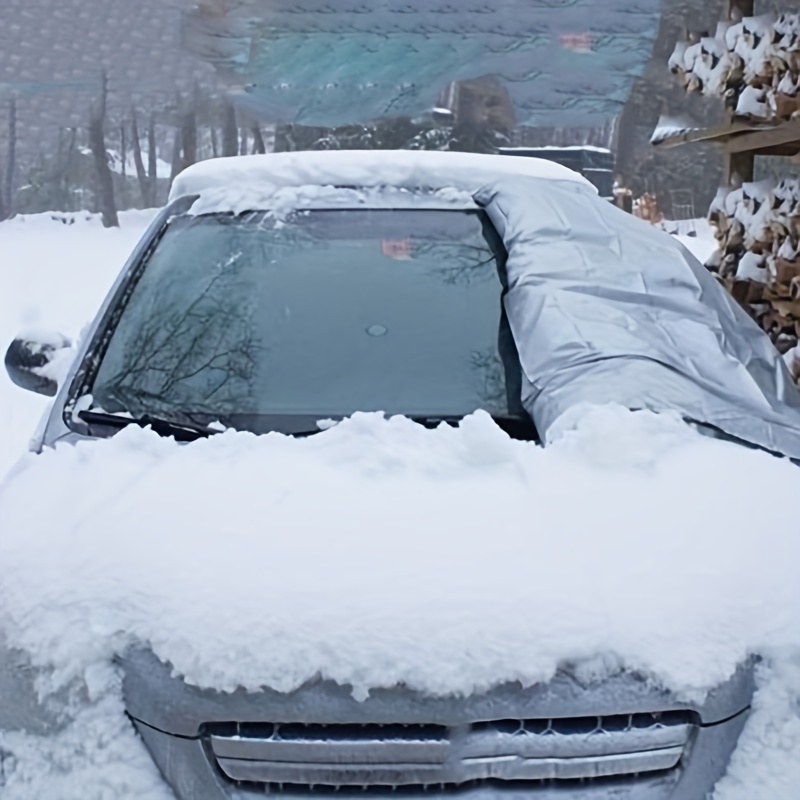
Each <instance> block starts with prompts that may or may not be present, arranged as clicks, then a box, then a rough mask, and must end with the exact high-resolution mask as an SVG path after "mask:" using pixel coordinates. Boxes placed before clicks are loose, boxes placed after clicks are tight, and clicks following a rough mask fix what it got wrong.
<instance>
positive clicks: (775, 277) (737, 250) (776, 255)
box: [706, 178, 800, 383]
mask: <svg viewBox="0 0 800 800" xmlns="http://www.w3.org/2000/svg"><path fill="white" fill-rule="evenodd" d="M708 221H709V223H710V224H711V226H712V228H713V229H714V235H715V239H716V241H717V250H716V252H715V253H713V254H712V255H711V257H710V258H708V259H707V260H706V266H707V267H708V269H710V270H711V271H712V272H715V273H717V275H718V276H719V278H720V280H721V281H722V282H723V283H724V284H725V286H726V287H727V288H728V289H729V290H730V291H731V293H732V294H733V296H734V297H735V298H736V299H737V300H738V301H739V302H740V303H741V304H742V305H743V306H744V307H745V309H746V310H747V311H748V312H749V313H750V314H751V316H752V317H753V318H754V319H755V320H756V321H757V322H759V324H760V325H761V327H762V328H763V329H764V330H765V331H766V332H767V333H769V335H770V336H771V338H772V340H773V342H774V343H775V345H776V347H778V348H779V349H780V351H781V352H787V351H791V352H795V353H796V349H795V346H796V345H797V342H798V337H800V180H798V179H795V178H783V179H782V180H781V181H779V182H778V183H775V182H773V181H759V182H755V183H743V184H742V185H741V186H740V187H739V188H736V189H730V188H725V187H723V188H721V189H720V190H719V191H718V192H717V194H716V196H715V197H714V200H713V201H712V202H711V206H710V207H709V211H708ZM793 363H794V362H792V361H791V358H790V357H789V356H788V355H787V365H789V366H790V369H791V370H793V376H794V378H795V380H797V381H798V382H799V383H800V377H798V374H797V372H798V371H797V369H794V368H793V367H792V366H791V365H792V364H793Z"/></svg>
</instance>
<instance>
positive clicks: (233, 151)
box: [222, 100, 239, 156]
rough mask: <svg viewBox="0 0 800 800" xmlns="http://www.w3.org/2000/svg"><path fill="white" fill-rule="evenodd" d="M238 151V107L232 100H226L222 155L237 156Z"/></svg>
mask: <svg viewBox="0 0 800 800" xmlns="http://www.w3.org/2000/svg"><path fill="white" fill-rule="evenodd" d="M238 153H239V130H238V127H237V125H236V109H235V108H234V107H233V103H231V102H230V100H226V101H225V108H224V117H223V123H222V155H223V156H235V155H238Z"/></svg>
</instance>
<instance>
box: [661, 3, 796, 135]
mask: <svg viewBox="0 0 800 800" xmlns="http://www.w3.org/2000/svg"><path fill="white" fill-rule="evenodd" d="M669 66H670V69H671V70H672V72H673V73H674V74H675V75H677V76H678V78H679V80H680V82H681V84H682V85H683V86H684V88H685V89H686V90H687V91H688V92H700V93H702V94H704V95H711V96H722V97H723V98H724V100H725V105H726V107H727V108H728V109H729V110H730V112H731V114H732V116H733V117H734V118H735V119H741V120H747V121H751V122H756V121H757V122H766V121H770V122H781V121H785V120H789V119H795V118H797V117H800V12H787V13H784V14H780V15H772V14H767V15H763V16H757V17H745V18H744V19H742V20H741V21H739V22H734V21H732V20H730V21H724V22H720V23H719V25H718V26H717V30H716V32H715V34H714V35H713V36H711V35H709V33H708V32H702V33H693V34H688V33H687V34H686V35H685V36H684V38H683V40H682V41H680V42H678V44H677V45H676V47H675V50H674V52H673V53H672V56H671V57H670V60H669Z"/></svg>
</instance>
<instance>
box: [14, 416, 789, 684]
mask: <svg viewBox="0 0 800 800" xmlns="http://www.w3.org/2000/svg"><path fill="white" fill-rule="evenodd" d="M744 482H746V485H747V491H741V492H738V493H736V494H734V495H733V496H732V497H731V496H730V491H729V488H730V487H731V486H734V485H737V484H739V485H741V484H743V483H744ZM798 490H800V471H798V470H797V468H795V467H794V466H793V465H792V464H791V463H789V462H788V461H783V460H779V459H776V458H773V457H771V456H769V455H767V454H763V453H759V452H751V451H749V450H746V449H744V448H740V447H738V446H736V445H733V444H729V443H723V442H717V441H713V440H708V439H706V438H704V437H702V436H700V435H699V434H696V433H694V432H693V431H692V430H690V429H689V428H688V427H687V426H685V425H683V424H682V423H681V422H679V421H677V420H676V419H675V418H673V417H671V416H664V417H659V416H656V415H653V414H650V413H649V412H642V413H638V414H632V413H630V412H623V411H622V410H619V409H618V410H616V411H615V410H613V409H612V410H604V411H602V410H601V411H594V412H592V411H589V412H588V413H586V414H585V415H584V419H583V420H582V422H581V423H580V424H579V425H578V426H577V428H576V429H574V430H572V431H567V432H565V433H564V434H563V435H562V437H561V438H560V439H559V440H557V441H556V442H555V443H554V445H553V446H552V448H549V449H548V450H543V449H542V448H540V447H538V446H536V445H534V444H531V443H523V442H518V441H514V440H511V439H509V438H508V437H507V436H506V435H505V434H504V433H503V432H502V431H500V429H499V428H497V427H496V426H495V425H494V423H493V422H492V421H491V419H490V418H489V417H488V416H487V415H486V414H484V413H477V414H475V415H474V416H472V417H469V418H467V419H466V420H465V421H464V422H463V424H462V426H461V428H460V429H452V428H449V427H446V426H445V427H443V428H441V429H438V430H436V431H427V430H425V429H423V428H421V427H419V426H417V425H415V424H414V423H412V422H410V421H408V420H405V419H404V418H394V419H392V420H389V421H385V420H383V419H382V418H381V417H380V416H379V415H375V414H358V415H356V416H355V417H353V418H352V419H351V420H349V421H345V422H343V423H341V424H340V425H337V426H335V427H333V428H332V429H330V430H328V431H325V432H324V433H320V434H319V435H317V436H315V437H312V438H311V439H308V440H294V439H292V438H287V437H285V436H281V435H278V434H270V435H267V436H261V437H257V436H254V435H250V434H246V433H234V432H228V433H225V434H222V435H219V436H215V437H213V438H211V439H210V440H207V441H200V442H197V443H194V444H192V445H189V446H184V447H179V446H176V445H175V443H174V441H172V440H167V439H161V438H159V437H157V436H156V435H155V434H152V433H150V432H146V431H144V432H143V431H141V430H139V429H136V428H132V429H128V430H125V431H124V432H122V433H121V434H119V435H118V436H116V437H114V438H113V439H111V440H107V441H99V442H87V443H81V444H78V445H77V446H62V447H59V448H58V449H57V451H56V452H45V453H44V454H42V455H40V456H36V457H33V456H32V457H31V459H30V463H29V464H28V466H27V469H23V470H22V471H21V472H19V473H18V474H17V476H16V478H15V479H14V480H11V481H10V482H9V483H8V485H7V486H6V487H5V490H4V491H3V492H2V494H0V529H2V530H3V532H4V535H3V538H2V540H1V541H0V565H2V566H0V570H2V575H0V578H1V580H0V585H2V594H1V595H0V597H1V598H2V607H3V612H4V614H5V615H6V616H7V617H8V620H9V622H10V623H11V628H10V630H11V631H12V634H10V635H11V637H12V640H15V641H14V642H13V643H16V644H18V645H20V646H22V647H23V648H24V649H25V650H27V651H28V652H30V653H31V654H32V657H33V659H34V662H35V663H37V664H41V665H48V664H51V663H52V664H53V665H56V666H57V667H58V669H59V670H61V671H62V672H63V675H64V677H65V678H72V677H75V676H78V675H80V674H81V673H82V672H83V671H84V670H85V669H86V668H87V667H89V666H90V665H91V664H92V663H93V662H94V661H95V660H97V659H103V658H107V657H109V656H110V655H111V653H112V651H114V650H115V649H116V648H119V647H122V646H124V645H125V644H126V643H127V642H130V641H134V640H136V641H140V642H149V643H150V644H151V645H152V647H153V648H154V650H155V652H156V654H157V655H159V656H160V657H161V658H162V659H164V660H165V661H169V662H171V663H172V664H173V665H174V667H175V669H176V670H177V671H178V672H179V673H180V674H181V675H183V676H185V678H186V680H187V681H189V682H190V683H193V684H196V685H199V686H203V687H216V688H220V689H226V690H233V689H235V688H236V687H237V686H243V687H246V688H249V689H256V688H258V687H260V686H265V685H266V686H271V687H273V688H276V689H278V690H282V691H289V690H291V689H293V688H295V687H297V686H300V685H301V684H303V683H304V682H305V681H308V680H310V679H312V678H313V677H314V676H316V675H323V676H325V677H328V678H332V679H334V680H336V681H338V682H340V683H342V684H350V685H352V686H353V690H354V692H355V693H356V694H357V695H361V696H364V695H365V694H366V693H367V692H368V691H369V689H370V688H373V687H384V686H393V685H395V684H397V683H405V684H407V685H409V686H411V687H413V688H418V689H421V690H424V691H427V692H432V693H436V694H449V693H470V692H473V691H476V690H480V689H485V688H487V687H489V686H492V685H494V684H496V683H498V682H502V681H507V680H520V681H522V682H523V683H524V684H526V685H528V684H531V683H534V682H536V681H541V680H545V679H547V678H549V677H550V676H551V675H552V674H553V672H554V670H555V669H556V666H557V664H559V663H560V662H561V661H563V660H569V659H572V660H574V659H582V658H589V657H592V656H595V655H597V654H599V653H608V652H610V653H613V654H615V655H616V656H618V657H619V658H621V659H622V660H623V661H624V662H625V663H626V664H628V665H630V666H631V667H636V668H639V669H643V670H645V671H647V672H648V673H650V674H652V675H653V676H655V677H657V678H658V679H659V680H661V681H663V682H664V683H666V684H667V685H669V686H671V687H673V688H675V689H677V690H679V691H685V692H695V691H702V690H704V689H706V688H708V687H710V686H713V685H714V684H716V683H718V682H720V681H723V680H725V679H726V678H728V677H729V676H730V675H731V674H732V673H733V671H734V669H735V667H736V665H737V663H739V662H740V661H741V660H742V659H744V658H745V656H746V655H747V654H748V653H749V652H752V651H755V650H761V649H763V648H773V647H776V646H780V645H788V644H790V643H793V642H800V614H798V609H800V584H798V581H797V564H798V563H800V539H798V537H797V536H795V535H794V533H793V532H791V531H790V530H788V529H783V528H781V527H780V526H771V527H770V526H765V525H764V524H763V515H762V511H761V505H760V503H758V502H753V498H757V497H766V496H774V497H791V496H794V495H796V494H797V492H798ZM723 495H727V497H728V500H727V501H726V507H725V508H722V507H721V505H720V501H719V500H720V498H721V497H722V496H723ZM45 499H46V502H43V500H45ZM577 500H579V502H576V501H577ZM765 619H769V620H770V624H769V625H768V626H765V624H764V620H765ZM65 631H68V632H69V634H68V635H64V632H65ZM122 632H124V635H123V633H122ZM120 637H122V638H120Z"/></svg>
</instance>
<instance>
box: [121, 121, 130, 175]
mask: <svg viewBox="0 0 800 800" xmlns="http://www.w3.org/2000/svg"><path fill="white" fill-rule="evenodd" d="M119 157H120V168H121V169H122V177H123V178H127V177H128V132H127V130H126V128H125V123H124V122H123V123H122V125H120V126H119Z"/></svg>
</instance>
